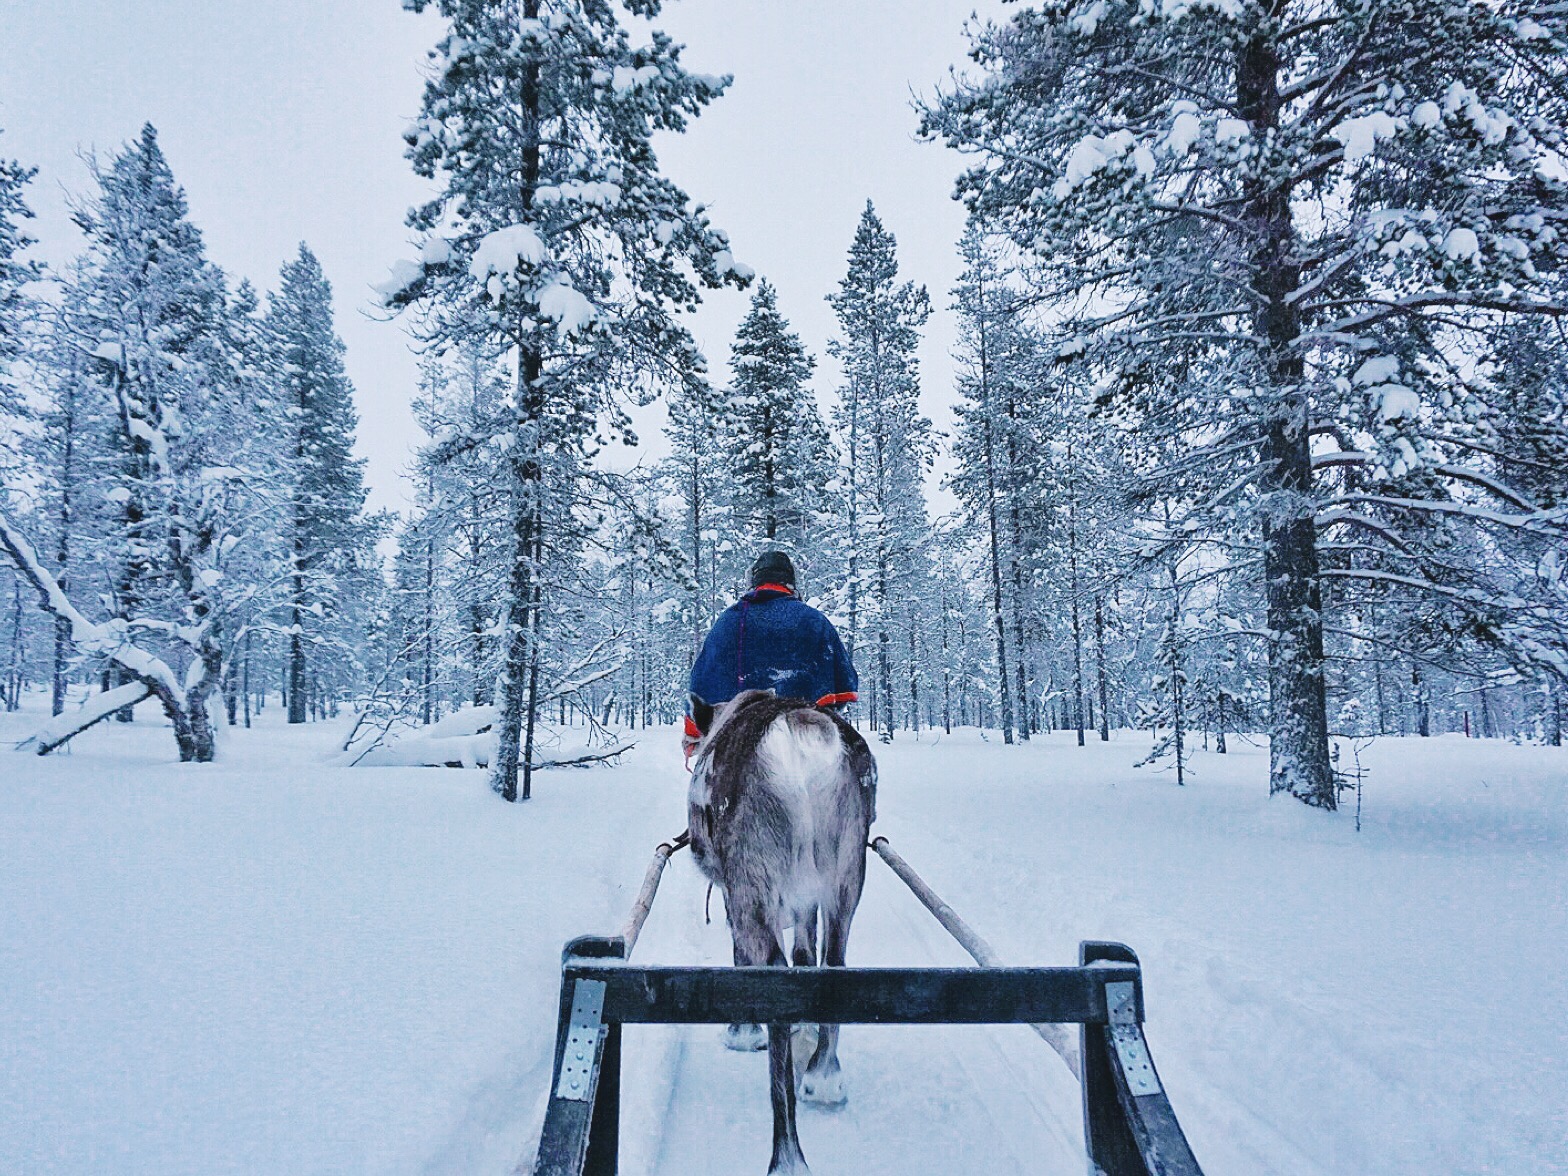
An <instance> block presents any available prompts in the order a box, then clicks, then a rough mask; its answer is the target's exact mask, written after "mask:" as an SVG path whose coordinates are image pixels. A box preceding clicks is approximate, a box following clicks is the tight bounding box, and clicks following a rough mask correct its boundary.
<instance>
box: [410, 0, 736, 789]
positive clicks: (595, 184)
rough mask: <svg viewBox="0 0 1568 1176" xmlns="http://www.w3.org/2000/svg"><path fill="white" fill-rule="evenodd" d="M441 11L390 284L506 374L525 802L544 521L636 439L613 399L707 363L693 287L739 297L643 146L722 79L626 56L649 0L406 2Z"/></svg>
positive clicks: (501, 768) (505, 784) (506, 624)
mask: <svg viewBox="0 0 1568 1176" xmlns="http://www.w3.org/2000/svg"><path fill="white" fill-rule="evenodd" d="M405 6H406V7H408V8H410V9H412V10H413V11H416V12H419V11H423V10H424V9H425V8H427V7H434V8H436V9H437V10H438V11H439V12H440V14H441V15H442V16H443V17H444V18H445V20H446V22H447V31H446V33H445V34H444V35H443V37H442V38H441V40H440V42H439V43H438V45H437V47H436V49H435V51H434V52H433V54H432V61H431V71H430V76H429V79H428V81H427V83H426V86H425V94H424V100H423V103H422V108H421V111H420V115H419V117H418V119H417V120H416V121H415V123H414V124H413V126H411V127H410V128H409V130H408V133H407V140H408V144H409V147H408V155H409V158H410V160H411V161H412V163H413V165H414V169H415V171H416V172H418V173H419V174H420V175H423V176H426V177H430V178H433V179H439V181H440V191H439V193H438V194H437V195H436V197H435V198H433V199H432V200H430V201H429V202H427V203H426V204H424V205H421V206H420V207H418V208H416V209H414V210H413V211H412V212H411V214H410V224H411V226H412V227H413V228H415V229H416V230H418V231H419V232H420V233H421V235H422V240H421V244H420V256H419V259H418V260H417V261H408V262H403V263H400V264H399V265H398V266H397V267H396V269H395V271H394V274H393V277H392V280H391V281H390V282H389V283H388V285H387V286H386V287H384V289H383V294H384V297H385V299H386V301H387V304H388V305H389V306H394V307H397V306H406V305H418V306H419V307H420V308H421V311H422V314H421V318H420V331H421V333H422V334H423V335H424V337H425V338H426V339H428V340H429V341H430V342H432V343H434V344H436V345H437V346H447V345H450V344H452V343H454V342H456V341H458V340H460V339H464V338H475V337H477V338H482V339H486V340H489V341H491V342H494V343H497V344H500V345H503V346H505V347H506V348H509V349H510V351H511V354H512V357H513V360H514V362H515V365H516V368H515V370H516V379H515V386H514V389H513V393H512V401H513V403H512V420H511V423H510V428H509V430H508V432H509V434H510V435H509V437H508V438H507V443H508V458H507V461H508V467H509V468H508V476H509V478H510V480H511V481H512V483H513V488H512V494H513V503H512V509H511V511H510V515H511V519H510V529H511V545H512V570H511V575H510V576H509V581H508V586H507V590H506V593H505V606H504V611H505V616H504V618H503V636H502V640H503V643H504V645H505V657H504V668H503V674H502V678H501V696H500V700H499V705H500V714H501V718H500V750H499V752H498V754H497V756H496V762H495V764H494V765H493V771H492V777H493V779H492V782H493V785H494V787H495V788H496V790H497V791H499V792H500V793H501V794H502V795H503V796H505V797H506V798H507V799H515V798H516V796H517V792H518V764H519V755H521V756H522V763H523V765H524V768H523V795H524V796H525V797H526V796H527V793H528V767H527V765H528V764H529V763H530V761H531V753H532V748H531V747H524V746H522V744H523V742H524V737H525V731H524V728H525V712H526V715H527V717H528V718H529V719H531V718H532V717H533V714H534V703H535V701H536V700H537V696H538V694H537V682H538V673H539V648H538V640H537V639H538V637H539V635H540V632H541V625H542V621H543V618H542V617H541V609H542V608H543V607H544V600H543V595H542V594H543V583H542V580H541V577H540V575H539V569H540V566H541V563H542V561H543V559H544V557H545V554H546V550H547V548H549V547H551V546H552V545H554V544H557V543H558V541H559V540H560V538H561V536H562V535H563V533H564V532H565V531H569V530H574V529H575V524H574V523H573V522H572V521H571V520H569V519H567V518H565V517H563V516H562V515H561V514H559V513H555V512H554V511H553V509H552V508H554V507H559V508H560V509H561V510H566V509H569V505H570V503H571V501H572V495H571V494H570V493H566V494H565V495H564V497H563V496H562V495H561V494H560V493H558V491H562V490H568V491H569V489H570V488H569V487H562V486H559V485H555V484H552V483H551V481H550V479H552V478H557V477H564V478H568V479H571V478H574V477H575V476H576V475H577V472H578V471H580V470H581V469H582V468H583V461H584V460H585V458H586V455H587V454H588V453H590V452H591V451H592V450H593V449H594V448H595V447H596V446H597V445H598V444H599V443H600V441H601V439H602V438H604V437H605V436H606V435H612V434H613V435H618V436H629V435H630V434H629V428H628V426H627V422H626V417H625V413H624V409H623V408H622V403H623V400H622V399H621V398H623V397H626V396H628V395H629V396H632V397H635V398H639V399H642V398H646V397H648V396H651V395H653V394H656V393H657V392H658V391H661V390H663V389H665V388H668V387H672V386H679V385H681V384H683V383H685V382H687V381H690V380H695V379H700V378H701V376H702V372H703V361H702V357H701V355H700V353H699V352H698V350H697V348H696V346H695V344H694V343H693V341H692V339H691V337H690V335H689V334H688V333H687V331H686V330H685V328H684V327H683V326H682V325H681V323H680V322H679V320H678V318H677V314H678V313H679V312H680V311H683V310H687V309H690V308H691V307H692V306H694V305H695V304H696V302H697V300H698V287H699V285H701V284H706V285H713V286H717V285H720V284H723V283H725V282H736V283H740V282H744V280H745V279H746V277H748V276H749V275H748V272H747V271H746V270H745V269H744V267H742V266H740V265H739V264H738V263H737V262H736V261H735V259H734V257H733V255H732V254H731V252H730V249H729V244H728V241H727V239H726V238H725V236H724V235H723V234H722V233H720V232H718V231H717V230H716V229H714V228H713V227H712V226H711V225H710V224H709V223H708V219H707V217H706V215H705V213H704V212H703V209H702V206H701V205H693V204H692V203H691V202H690V201H689V200H688V198H687V196H686V195H685V193H684V192H682V191H681V190H680V189H679V188H677V187H676V186H675V185H674V184H672V183H671V182H670V181H669V180H668V179H666V178H665V177H664V176H663V175H662V174H661V173H660V171H659V166H658V160H657V157H656V155H655V153H654V150H653V137H654V135H655V134H656V133H657V132H660V131H676V132H678V131H681V130H683V129H684V128H685V126H686V123H687V121H688V120H689V119H690V118H692V117H694V116H695V115H697V114H698V113H699V112H700V111H701V110H702V108H703V107H704V106H706V105H707V103H708V102H710V101H712V100H713V99H714V98H716V97H717V96H718V95H719V94H721V93H722V92H723V90H724V88H725V86H726V85H727V84H728V80H727V79H725V78H714V77H704V76H701V75H697V74H693V73H690V72H688V71H687V70H686V69H685V68H684V67H683V66H682V65H681V62H680V49H679V46H677V45H675V44H674V43H673V42H672V41H671V40H670V38H669V37H668V36H666V35H664V34H663V33H658V32H653V33H651V34H650V36H649V39H648V40H647V41H646V42H645V43H641V44H638V43H634V42H633V40H632V39H631V37H630V36H629V34H628V32H627V29H626V28H625V27H624V26H623V25H622V22H621V15H620V13H621V11H622V9H624V11H625V12H626V13H627V14H628V15H630V16H632V17H638V18H642V17H648V18H651V17H655V16H657V14H658V12H659V9H660V4H659V3H658V2H657V0H629V2H627V3H626V4H624V5H623V6H617V5H613V4H610V3H601V2H599V0H593V2H589V0H405Z"/></svg>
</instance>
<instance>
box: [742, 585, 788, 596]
mask: <svg viewBox="0 0 1568 1176" xmlns="http://www.w3.org/2000/svg"><path fill="white" fill-rule="evenodd" d="M751 591H752V592H782V593H784V594H785V595H786V596H794V595H795V590H794V589H793V588H791V587H790V586H789V585H788V584H758V585H757V586H756V587H755V588H753V589H752V590H751ZM747 595H748V596H749V595H751V593H750V592H748V593H747Z"/></svg>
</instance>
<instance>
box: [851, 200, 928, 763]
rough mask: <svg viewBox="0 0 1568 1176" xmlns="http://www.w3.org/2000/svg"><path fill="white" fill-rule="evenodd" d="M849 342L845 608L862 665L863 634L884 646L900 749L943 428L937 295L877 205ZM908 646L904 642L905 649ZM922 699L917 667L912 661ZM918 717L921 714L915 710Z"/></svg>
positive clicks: (882, 679) (879, 670) (884, 712)
mask: <svg viewBox="0 0 1568 1176" xmlns="http://www.w3.org/2000/svg"><path fill="white" fill-rule="evenodd" d="M828 301H829V302H830V303H831V304H832V306H833V310H834V312H835V314H836V315H837V317H838V328H839V333H838V336H837V338H835V339H834V340H833V342H832V343H831V344H830V345H829V348H830V351H831V352H832V354H833V355H834V357H835V358H836V359H837V360H838V361H839V364H840V366H841V367H842V369H843V384H842V386H841V388H840V392H839V404H838V406H837V408H836V410H835V413H834V417H835V421H836V423H837V425H838V428H839V436H840V438H841V440H842V442H843V445H844V453H843V461H844V472H843V474H842V476H841V477H840V479H839V485H840V491H839V501H840V504H841V513H840V518H839V521H838V530H839V536H838V541H839V543H840V545H841V546H842V548H843V552H844V554H843V556H842V566H843V568H844V576H845V583H844V586H843V588H842V590H841V595H840V599H839V601H838V602H836V604H837V606H838V607H837V610H836V611H840V612H842V614H843V615H844V617H845V619H846V622H847V624H846V632H845V634H844V639H845V644H846V645H847V646H848V648H849V650H850V654H851V656H857V657H858V658H859V659H860V663H861V664H862V666H864V664H865V656H866V653H867V650H866V648H865V646H864V644H863V643H862V642H861V640H860V639H861V635H862V634H863V633H870V634H872V635H874V637H875V641H876V648H875V662H874V667H875V668H874V673H873V674H872V675H869V676H870V677H871V680H872V702H873V707H874V709H873V711H872V717H873V719H874V725H876V726H877V727H878V728H879V729H880V731H881V735H882V738H883V739H884V740H891V739H892V737H893V727H894V724H895V713H896V707H895V703H894V692H893V669H894V662H895V658H897V657H898V656H899V655H898V653H897V651H895V649H894V631H895V629H903V630H904V632H905V635H906V637H907V638H908V639H909V643H910V644H916V643H917V637H916V623H917V622H916V617H917V614H918V612H919V611H920V603H921V602H920V601H919V599H918V598H919V594H920V592H921V590H922V588H923V586H924V577H923V575H922V574H921V573H922V570H923V569H922V568H921V567H920V565H921V563H923V561H924V555H925V552H924V548H925V545H926V542H927V521H926V511H925V492H924V483H923V479H924V474H925V471H926V468H927V466H928V465H929V463H930V459H931V453H932V440H931V423H930V422H929V421H928V420H926V419H925V418H924V417H923V416H921V415H920V411H919V403H918V402H919V397H920V369H919V362H918V359H917V356H916V349H917V347H918V346H919V342H920V329H921V328H922V327H923V326H924V325H925V322H926V319H927V318H929V317H930V314H931V303H930V299H929V298H928V297H927V295H926V291H925V287H923V286H916V285H915V284H914V283H913V282H900V281H899V280H898V243H897V241H896V240H895V238H894V236H893V234H892V233H890V232H889V231H888V230H887V229H886V228H884V227H883V224H882V221H881V219H880V218H879V217H878V216H877V214H876V209H875V208H874V207H873V206H872V204H871V202H870V201H869V200H868V201H867V202H866V207H865V210H864V212H862V214H861V217H860V223H859V225H858V226H857V227H856V230H855V239H854V241H853V243H852V244H851V245H850V249H849V267H848V272H847V273H846V274H845V276H844V277H843V278H842V279H841V280H840V281H839V288H838V292H837V293H835V294H831V295H829V296H828ZM900 644H901V645H902V644H904V643H900ZM905 665H906V668H907V669H908V670H909V671H910V674H911V676H910V677H909V679H908V681H909V682H910V684H911V691H912V692H913V689H914V688H915V687H916V685H917V683H918V677H917V676H916V675H917V672H918V666H917V661H916V660H915V659H914V658H911V659H910V660H909V661H907V662H906V663H905ZM911 713H913V712H911Z"/></svg>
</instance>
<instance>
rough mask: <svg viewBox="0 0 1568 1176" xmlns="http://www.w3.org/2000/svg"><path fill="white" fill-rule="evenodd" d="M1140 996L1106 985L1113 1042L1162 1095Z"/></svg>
mask: <svg viewBox="0 0 1568 1176" xmlns="http://www.w3.org/2000/svg"><path fill="white" fill-rule="evenodd" d="M579 983H581V981H579ZM1137 999H1138V998H1137V992H1136V987H1135V986H1134V985H1133V983H1132V982H1131V981H1130V980H1129V981H1113V982H1112V983H1110V984H1107V985H1106V986H1105V1003H1106V1006H1107V1011H1108V1013H1109V1014H1110V1022H1111V1042H1112V1044H1113V1045H1114V1046H1115V1047H1116V1060H1117V1061H1118V1062H1120V1063H1121V1067H1122V1073H1123V1074H1124V1075H1125V1076H1126V1078H1127V1089H1128V1090H1130V1091H1132V1093H1133V1094H1135V1095H1143V1094H1159V1093H1160V1079H1159V1075H1157V1074H1156V1073H1155V1072H1154V1062H1153V1061H1152V1060H1151V1059H1150V1057H1149V1047H1148V1045H1147V1044H1146V1043H1145V1042H1144V1040H1143V1029H1142V1027H1141V1026H1139V1024H1138V1006H1137ZM563 1073H564V1071H563Z"/></svg>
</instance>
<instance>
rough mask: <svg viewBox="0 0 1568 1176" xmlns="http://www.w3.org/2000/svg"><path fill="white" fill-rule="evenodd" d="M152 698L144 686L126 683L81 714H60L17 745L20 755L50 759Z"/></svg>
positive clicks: (100, 696) (94, 698)
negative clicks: (83, 735) (92, 729)
mask: <svg viewBox="0 0 1568 1176" xmlns="http://www.w3.org/2000/svg"><path fill="white" fill-rule="evenodd" d="M151 697H152V690H151V688H150V687H148V685H147V684H146V683H145V682H127V683H126V684H125V685H124V686H116V687H115V688H114V689H113V690H105V691H104V692H103V693H101V694H95V695H93V696H92V698H90V699H89V700H88V701H87V702H86V703H84V704H83V706H82V707H81V709H80V710H74V711H61V712H60V713H59V714H58V715H56V716H55V717H54V718H52V719H50V720H49V721H48V722H47V723H45V724H44V725H43V726H42V727H40V728H39V729H38V730H37V731H34V732H33V733H32V734H31V735H29V736H28V737H27V738H26V739H24V740H22V742H20V743H18V744H17V745H16V749H17V750H18V751H32V752H33V753H34V754H36V755H48V754H49V753H50V752H51V751H53V750H54V749H55V748H57V747H60V746H62V745H63V744H66V743H69V742H70V741H71V740H72V739H74V738H76V737H77V736H78V735H80V734H81V733H82V732H83V731H85V730H87V728H89V727H91V726H94V725H95V724H98V723H101V722H103V721H104V720H105V719H107V718H108V717H109V716H110V715H112V714H114V713H115V712H116V711H118V710H123V709H124V708H126V707H130V706H135V705H136V704H137V703H138V702H143V701H145V700H146V699H149V698H151Z"/></svg>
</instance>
